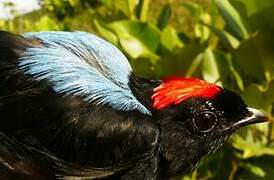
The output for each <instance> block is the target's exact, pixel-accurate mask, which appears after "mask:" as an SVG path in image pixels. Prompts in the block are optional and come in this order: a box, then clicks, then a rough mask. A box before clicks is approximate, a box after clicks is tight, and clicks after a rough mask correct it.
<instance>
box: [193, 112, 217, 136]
mask: <svg viewBox="0 0 274 180" xmlns="http://www.w3.org/2000/svg"><path fill="white" fill-rule="evenodd" d="M192 122H193V125H194V127H195V129H196V130H198V131H199V132H201V133H207V132H209V131H211V130H212V129H213V128H214V127H215V125H216V124H217V116H216V115H215V114H214V113H213V112H209V111H206V112H202V113H200V114H198V115H196V116H195V117H194V118H193V120H192Z"/></svg>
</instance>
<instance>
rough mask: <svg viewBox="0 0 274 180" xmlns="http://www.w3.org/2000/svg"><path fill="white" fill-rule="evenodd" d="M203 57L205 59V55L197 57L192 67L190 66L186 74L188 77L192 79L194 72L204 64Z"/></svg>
mask: <svg viewBox="0 0 274 180" xmlns="http://www.w3.org/2000/svg"><path fill="white" fill-rule="evenodd" d="M203 57H204V54H203V53H200V54H198V55H197V56H196V57H195V59H194V60H193V61H192V63H191V65H190V66H189V68H188V70H187V72H186V77H191V76H192V75H193V74H194V72H195V71H196V70H197V69H198V67H199V66H200V65H201V64H202V62H203Z"/></svg>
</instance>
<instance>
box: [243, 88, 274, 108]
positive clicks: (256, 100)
mask: <svg viewBox="0 0 274 180" xmlns="http://www.w3.org/2000/svg"><path fill="white" fill-rule="evenodd" d="M241 95H242V97H243V99H244V100H245V102H246V103H247V104H248V105H249V106H252V107H255V108H258V109H266V108H267V106H268V104H269V103H268V102H267V101H266V99H265V98H264V96H263V92H262V91H261V90H260V88H259V86H258V85H256V84H251V85H249V86H248V87H246V88H245V91H244V92H242V94H241Z"/></svg>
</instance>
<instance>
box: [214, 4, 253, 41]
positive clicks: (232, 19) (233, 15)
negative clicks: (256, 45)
mask: <svg viewBox="0 0 274 180" xmlns="http://www.w3.org/2000/svg"><path fill="white" fill-rule="evenodd" d="M216 3H217V5H218V7H219V9H220V12H221V14H222V16H223V18H224V20H225V22H226V25H227V26H228V27H229V29H231V31H232V32H231V33H232V34H234V35H235V36H237V37H239V38H241V39H247V38H248V37H249V35H248V31H247V29H246V27H245V26H244V23H243V21H242V19H241V17H240V15H239V13H238V12H237V11H236V9H235V8H234V7H233V6H232V5H231V4H230V2H229V1H228V0H216Z"/></svg>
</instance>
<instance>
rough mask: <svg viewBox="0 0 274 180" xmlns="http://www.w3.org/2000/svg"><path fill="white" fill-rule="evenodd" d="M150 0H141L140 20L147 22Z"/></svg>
mask: <svg viewBox="0 0 274 180" xmlns="http://www.w3.org/2000/svg"><path fill="white" fill-rule="evenodd" d="M149 4H150V0H141V10H140V18H139V19H140V21H141V22H147V19H148V13H149Z"/></svg>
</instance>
